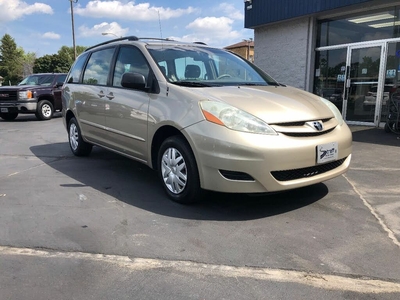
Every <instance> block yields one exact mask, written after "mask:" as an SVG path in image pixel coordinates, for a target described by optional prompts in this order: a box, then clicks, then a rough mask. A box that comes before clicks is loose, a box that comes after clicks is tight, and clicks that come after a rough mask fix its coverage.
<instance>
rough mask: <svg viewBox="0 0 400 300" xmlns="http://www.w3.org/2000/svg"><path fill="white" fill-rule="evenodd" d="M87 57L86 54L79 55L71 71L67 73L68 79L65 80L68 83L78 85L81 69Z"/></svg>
mask: <svg viewBox="0 0 400 300" xmlns="http://www.w3.org/2000/svg"><path fill="white" fill-rule="evenodd" d="M87 56H88V53H84V54H81V55H80V56H79V57H78V58H77V60H76V61H75V63H74V64H73V66H72V68H71V70H70V71H69V73H68V79H67V82H68V83H78V82H79V78H80V77H81V74H82V69H83V66H84V64H85V62H86V58H87Z"/></svg>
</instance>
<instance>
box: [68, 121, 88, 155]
mask: <svg viewBox="0 0 400 300" xmlns="http://www.w3.org/2000/svg"><path fill="white" fill-rule="evenodd" d="M68 140H69V146H70V148H71V151H72V153H73V154H74V155H76V156H88V155H89V154H90V152H92V147H93V145H92V144H89V143H86V142H85V141H84V140H83V139H82V134H81V129H80V128H79V125H78V122H77V121H76V119H75V118H72V119H71V120H70V121H69V123H68Z"/></svg>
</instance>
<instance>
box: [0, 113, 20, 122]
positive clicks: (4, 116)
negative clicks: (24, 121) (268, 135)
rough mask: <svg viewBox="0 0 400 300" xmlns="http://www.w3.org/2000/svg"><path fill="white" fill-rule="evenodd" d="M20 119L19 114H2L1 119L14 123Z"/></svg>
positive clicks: (0, 114)
mask: <svg viewBox="0 0 400 300" xmlns="http://www.w3.org/2000/svg"><path fill="white" fill-rule="evenodd" d="M17 117H18V113H0V118H2V119H3V120H6V121H13V120H15V119H16V118H17Z"/></svg>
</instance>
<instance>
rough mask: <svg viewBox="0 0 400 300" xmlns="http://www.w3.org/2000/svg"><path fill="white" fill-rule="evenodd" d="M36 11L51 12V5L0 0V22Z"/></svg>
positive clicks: (17, 0) (18, 0) (19, 0)
mask: <svg viewBox="0 0 400 300" xmlns="http://www.w3.org/2000/svg"><path fill="white" fill-rule="evenodd" d="M36 13H42V14H53V9H52V8H51V6H49V5H47V4H44V3H39V2H36V3H34V4H27V3H26V2H24V1H21V0H0V23H5V22H8V21H13V20H17V19H20V18H22V17H24V16H26V15H32V14H36Z"/></svg>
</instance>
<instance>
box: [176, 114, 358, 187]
mask: <svg viewBox="0 0 400 300" xmlns="http://www.w3.org/2000/svg"><path fill="white" fill-rule="evenodd" d="M184 134H185V135H186V137H187V138H188V140H189V142H190V144H191V147H192V149H193V152H194V154H195V158H196V161H197V165H198V168H199V175H200V181H201V186H202V188H204V189H207V190H213V191H220V192H233V193H265V192H274V191H283V190H288V189H293V188H299V187H303V186H307V185H312V184H315V183H319V182H322V181H325V180H328V179H331V178H334V177H336V176H338V175H340V174H342V173H344V172H346V171H347V169H348V168H349V165H350V160H351V151H352V135H351V131H350V129H349V128H348V126H347V125H346V124H343V125H341V126H337V127H336V128H335V129H334V130H332V131H331V132H329V133H326V134H323V135H320V136H313V137H290V136H287V135H284V134H281V133H280V134H278V135H275V136H273V135H259V134H251V133H244V132H237V131H233V130H230V129H228V128H226V127H223V126H219V125H215V124H212V123H210V122H207V121H204V122H200V123H197V124H195V125H193V126H190V127H188V128H186V129H185V131H184ZM330 142H337V143H338V160H337V161H336V162H333V163H330V165H329V167H328V164H317V163H316V156H317V153H316V152H317V151H316V147H317V145H322V144H326V143H330ZM338 161H339V162H338ZM314 169H315V170H319V171H313V170H314ZM226 171H228V172H226ZM292 171H293V172H292ZM282 172H283V173H286V172H287V173H295V172H297V174H298V173H301V174H300V178H296V177H293V178H292V177H290V176H289V177H288V178H289V179H287V178H285V179H282V176H280V175H282ZM277 174H278V175H279V176H277Z"/></svg>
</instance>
